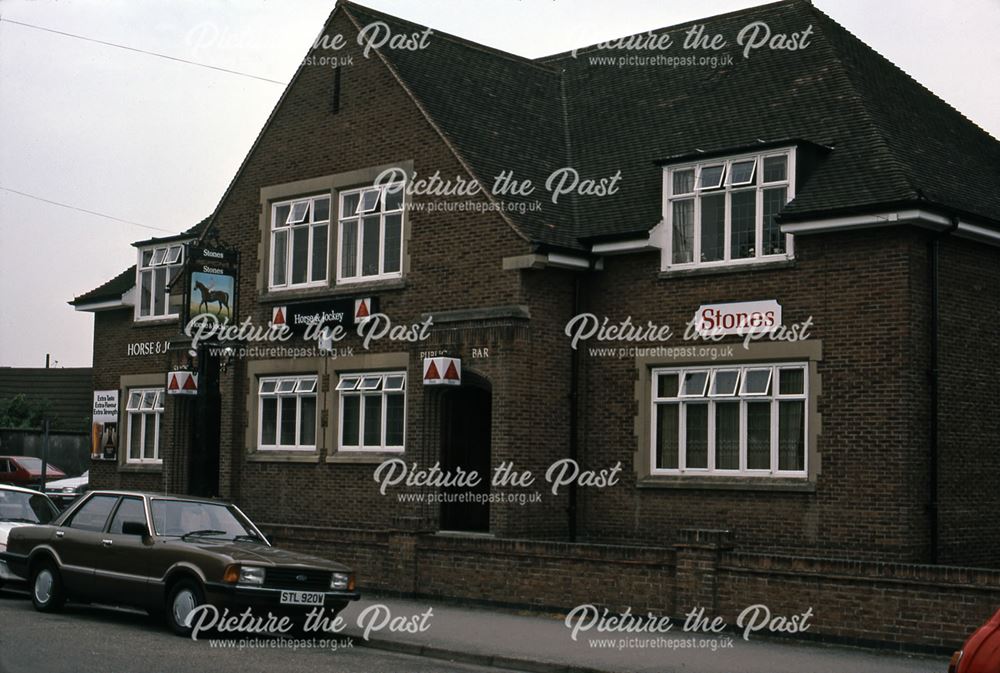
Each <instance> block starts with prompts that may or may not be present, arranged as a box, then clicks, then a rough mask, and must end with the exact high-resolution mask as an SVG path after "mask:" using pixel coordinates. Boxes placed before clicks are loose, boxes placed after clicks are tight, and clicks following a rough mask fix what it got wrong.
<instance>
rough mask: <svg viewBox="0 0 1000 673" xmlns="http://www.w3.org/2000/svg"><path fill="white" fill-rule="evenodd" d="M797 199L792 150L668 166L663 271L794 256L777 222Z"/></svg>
mask: <svg viewBox="0 0 1000 673" xmlns="http://www.w3.org/2000/svg"><path fill="white" fill-rule="evenodd" d="M794 197H795V151H794V149H791V148H786V149H782V150H775V151H770V152H761V153H758V154H750V155H746V156H738V157H733V158H730V159H725V160H723V159H714V160H710V161H704V162H700V163H687V164H679V165H676V166H668V167H666V169H665V170H664V214H663V218H664V221H665V224H666V244H665V245H664V252H663V268H664V269H665V270H670V269H683V268H689V267H704V266H728V265H733V264H753V263H757V262H764V261H770V260H775V259H787V258H791V257H792V256H793V240H792V236H791V234H782V233H781V229H780V227H778V225H777V223H776V222H775V218H776V216H777V214H778V213H779V212H780V210H781V209H782V208H783V207H784V205H785V204H786V203H788V202H789V201H791V200H792V198H794Z"/></svg>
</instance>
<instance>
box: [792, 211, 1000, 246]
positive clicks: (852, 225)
mask: <svg viewBox="0 0 1000 673" xmlns="http://www.w3.org/2000/svg"><path fill="white" fill-rule="evenodd" d="M897 224H913V225H916V226H919V227H926V228H928V229H935V230H938V231H944V230H946V229H948V228H950V227H952V226H954V222H953V221H952V219H951V218H948V217H945V216H944V215H938V214H937V213H931V212H928V211H926V210H919V209H912V210H899V211H888V212H884V213H875V214H872V215H851V216H847V217H833V218H829V219H825V220H813V221H809V222H790V223H787V224H783V225H781V231H782V232H783V233H786V234H796V235H800V236H801V235H807V234H819V233H826V232H830V231H850V230H854V229H872V228H875V227H890V226H894V225H897ZM955 235H956V236H961V237H962V238H970V239H975V240H977V241H980V242H983V243H990V244H992V245H1000V231H995V230H993V229H988V228H986V227H981V226H979V225H976V224H971V223H969V222H965V221H963V220H961V219H959V220H958V226H957V227H956V228H955Z"/></svg>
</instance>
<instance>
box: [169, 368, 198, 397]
mask: <svg viewBox="0 0 1000 673" xmlns="http://www.w3.org/2000/svg"><path fill="white" fill-rule="evenodd" d="M197 394H198V375H197V374H193V373H191V372H188V371H184V370H178V371H174V372H167V395H197Z"/></svg>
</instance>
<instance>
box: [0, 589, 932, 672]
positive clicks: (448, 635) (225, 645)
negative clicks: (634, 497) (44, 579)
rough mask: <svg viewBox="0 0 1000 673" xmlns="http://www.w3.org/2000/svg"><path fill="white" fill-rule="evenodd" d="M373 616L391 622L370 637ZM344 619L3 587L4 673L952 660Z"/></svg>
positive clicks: (422, 609)
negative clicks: (326, 621)
mask: <svg viewBox="0 0 1000 673" xmlns="http://www.w3.org/2000/svg"><path fill="white" fill-rule="evenodd" d="M428 611H430V614H429V616H425V615H428ZM373 617H374V618H375V621H377V622H379V623H380V625H381V627H382V628H379V629H377V630H373V631H371V632H370V633H369V634H368V638H367V639H366V638H365V633H364V626H365V625H366V624H369V625H370V624H371V623H372V618H373ZM342 618H343V621H344V623H345V624H346V628H344V629H343V630H339V631H337V632H332V633H326V634H323V633H321V634H317V635H316V637H315V638H311V639H309V640H303V639H302V638H301V637H298V638H292V637H275V636H262V637H241V636H224V637H222V638H219V637H214V638H213V639H211V640H208V639H202V640H199V641H197V642H195V641H192V640H191V639H185V638H179V637H177V636H175V635H173V634H172V633H170V631H169V630H168V629H167V628H166V625H165V624H164V623H163V622H162V621H161V620H158V619H153V618H151V617H149V616H147V615H146V614H145V613H142V612H137V611H134V610H120V609H111V608H104V607H99V606H90V605H78V604H72V603H71V604H68V605H67V606H66V607H65V609H64V610H63V611H62V612H59V613H55V614H43V613H39V612H37V611H36V610H35V609H34V608H33V607H32V605H31V601H30V599H29V598H28V596H27V594H26V592H22V593H14V592H11V591H3V592H0V673H49V672H51V673H62V672H64V671H69V670H72V671H74V672H75V673H91V672H93V673H116V672H118V671H129V672H133V671H134V672H144V673H181V672H184V671H204V670H212V671H216V672H218V673H250V672H253V671H274V670H280V671H282V673H306V672H308V673H314V672H315V671H317V670H323V671H330V672H331V673H341V672H342V673H361V672H364V673H503V672H508V673H509V672H514V671H520V672H521V673H597V672H600V673H631V672H637V673H674V672H681V671H683V672H685V673H869V672H870V673H943V671H945V670H947V667H948V660H947V657H927V656H907V655H905V654H900V653H898V652H878V651H874V650H868V649H858V648H849V647H840V646H824V645H819V644H814V643H803V642H794V641H790V640H786V639H781V640H779V639H767V640H765V639H762V638H756V637H754V636H753V635H751V637H750V640H749V641H745V640H743V639H742V638H741V637H740V635H739V634H736V633H731V632H727V633H724V634H721V635H715V636H712V637H707V636H699V637H692V636H691V635H689V634H684V633H678V634H674V635H672V634H670V633H668V634H666V635H648V634H647V635H637V634H615V633H603V634H596V633H580V634H579V635H578V640H576V641H574V640H573V639H572V637H571V630H570V629H568V628H567V627H566V626H565V624H564V622H563V616H562V615H559V614H542V613H537V612H517V611H512V610H504V609H498V608H485V607H469V606H458V605H454V604H449V603H445V602H439V601H427V600H406V599H399V598H390V597H380V596H374V597H372V596H369V597H366V598H365V599H364V600H361V601H358V602H356V603H352V604H351V605H350V606H348V608H347V609H346V610H345V611H344V613H343V614H342ZM359 619H360V620H362V621H361V622H360V623H359ZM390 626H391V627H392V628H390ZM421 627H424V628H423V630H421ZM678 628H679V627H678Z"/></svg>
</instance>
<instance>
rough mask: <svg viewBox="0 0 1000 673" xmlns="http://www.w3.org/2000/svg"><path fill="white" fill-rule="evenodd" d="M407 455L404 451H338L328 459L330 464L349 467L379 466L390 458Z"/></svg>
mask: <svg viewBox="0 0 1000 673" xmlns="http://www.w3.org/2000/svg"><path fill="white" fill-rule="evenodd" d="M404 455H405V453H403V452H402V451H394V452H375V451H337V452H334V453H331V454H329V455H328V456H327V457H326V462H328V463H343V464H347V465H378V464H379V463H381V462H383V461H386V460H389V459H390V458H402V457H403V456H404Z"/></svg>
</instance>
